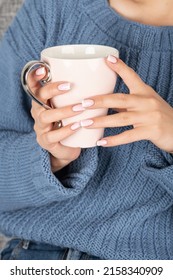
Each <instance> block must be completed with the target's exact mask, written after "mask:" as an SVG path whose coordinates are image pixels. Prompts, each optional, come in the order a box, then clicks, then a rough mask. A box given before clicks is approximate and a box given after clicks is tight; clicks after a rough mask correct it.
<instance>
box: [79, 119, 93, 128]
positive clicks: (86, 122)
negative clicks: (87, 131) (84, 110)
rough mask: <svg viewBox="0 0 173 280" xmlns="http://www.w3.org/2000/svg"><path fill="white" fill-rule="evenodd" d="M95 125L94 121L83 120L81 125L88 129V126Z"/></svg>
mask: <svg viewBox="0 0 173 280" xmlns="http://www.w3.org/2000/svg"><path fill="white" fill-rule="evenodd" d="M93 123H94V122H93V120H83V121H81V122H80V125H81V126H82V127H86V126H90V125H92V124H93Z"/></svg>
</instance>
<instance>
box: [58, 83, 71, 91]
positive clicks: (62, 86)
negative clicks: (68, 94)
mask: <svg viewBox="0 0 173 280" xmlns="http://www.w3.org/2000/svg"><path fill="white" fill-rule="evenodd" d="M70 88H71V86H70V83H64V84H60V85H59V86H58V89H59V90H69V89H70Z"/></svg>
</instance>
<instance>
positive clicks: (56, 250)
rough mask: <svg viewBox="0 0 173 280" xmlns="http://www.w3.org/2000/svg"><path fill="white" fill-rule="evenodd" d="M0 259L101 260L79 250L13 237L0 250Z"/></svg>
mask: <svg viewBox="0 0 173 280" xmlns="http://www.w3.org/2000/svg"><path fill="white" fill-rule="evenodd" d="M0 260H99V258H98V257H95V256H91V255H88V254H87V253H84V252H80V251H78V250H74V249H69V248H61V247H58V246H53V245H48V244H43V243H38V242H32V241H27V240H21V239H11V240H10V241H9V242H8V243H7V244H6V246H5V248H4V249H2V250H1V251H0Z"/></svg>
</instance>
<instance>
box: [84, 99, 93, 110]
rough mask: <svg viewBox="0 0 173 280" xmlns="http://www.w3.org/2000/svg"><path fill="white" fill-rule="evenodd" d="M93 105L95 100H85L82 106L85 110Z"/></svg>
mask: <svg viewBox="0 0 173 280" xmlns="http://www.w3.org/2000/svg"><path fill="white" fill-rule="evenodd" d="M92 105H94V100H92V99H84V100H83V101H82V106H83V107H84V108H87V107H90V106H92Z"/></svg>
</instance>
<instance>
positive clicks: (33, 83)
mask: <svg viewBox="0 0 173 280" xmlns="http://www.w3.org/2000/svg"><path fill="white" fill-rule="evenodd" d="M106 63H107V65H108V66H109V67H110V68H111V69H112V70H113V71H115V72H116V73H117V74H118V75H119V76H120V77H121V78H122V79H123V81H124V83H125V84H126V85H127V87H128V88H129V92H130V94H123V93H116V94H107V95H101V96H95V97H92V98H91V99H88V100H84V101H83V102H82V104H76V105H73V106H67V107H63V108H55V109H52V110H46V109H44V108H43V107H41V106H40V105H38V104H37V103H35V102H34V101H33V102H32V109H31V114H32V117H33V119H34V121H35V125H34V130H35V132H36V136H37V142H38V143H39V145H40V146H41V147H42V148H44V149H46V150H47V151H48V152H49V153H50V158H51V165H52V172H56V171H58V170H60V169H62V168H63V167H65V166H66V165H68V164H69V163H70V162H71V161H73V160H75V159H77V158H78V156H79V155H80V152H81V149H80V148H70V147H66V146H63V145H61V144H60V141H62V140H63V139H65V138H66V137H68V136H70V135H72V134H73V133H75V132H76V130H78V129H80V127H81V126H83V127H86V128H87V127H88V128H90V129H92V128H99V127H104V128H106V127H122V126H129V125H131V126H133V128H132V129H131V130H127V131H125V132H123V133H120V134H118V135H114V136H109V137H106V138H103V139H100V141H98V143H97V145H98V146H105V147H110V146H117V145H122V144H128V143H132V142H135V141H140V140H150V141H151V142H152V143H154V144H155V145H156V146H157V147H159V148H160V149H162V150H165V151H167V152H169V153H172V152H173V108H172V107H171V106H170V105H169V104H168V103H167V102H166V101H164V100H163V99H162V98H161V97H160V96H159V95H158V94H157V93H156V92H155V91H154V90H153V89H152V88H151V87H150V86H148V85H147V84H145V83H144V82H143V81H142V80H141V78H140V77H139V76H138V75H137V74H136V73H135V72H134V71H133V70H132V69H131V68H130V67H128V66H127V65H126V64H125V63H124V62H123V61H122V60H120V59H117V58H115V57H114V56H109V57H108V58H107V59H106ZM44 76H45V69H44V68H39V69H38V70H36V71H35V72H33V73H32V74H31V77H30V88H31V89H32V91H33V92H34V93H35V94H36V95H37V96H38V97H39V99H40V100H42V101H43V102H45V103H48V102H49V100H50V99H51V98H52V97H54V96H56V95H58V94H65V93H66V92H67V91H68V90H70V83H69V82H56V83H49V84H46V85H45V86H44V87H40V83H39V80H41V79H43V77H44ZM96 108H112V109H114V110H115V111H116V112H118V113H116V114H113V115H108V116H104V117H98V118H94V119H92V120H85V121H82V122H81V123H75V124H71V125H68V126H65V127H62V128H61V129H57V128H56V125H55V123H56V122H57V121H59V120H62V119H65V118H68V117H72V116H75V115H78V114H80V113H81V112H83V110H89V109H96Z"/></svg>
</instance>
